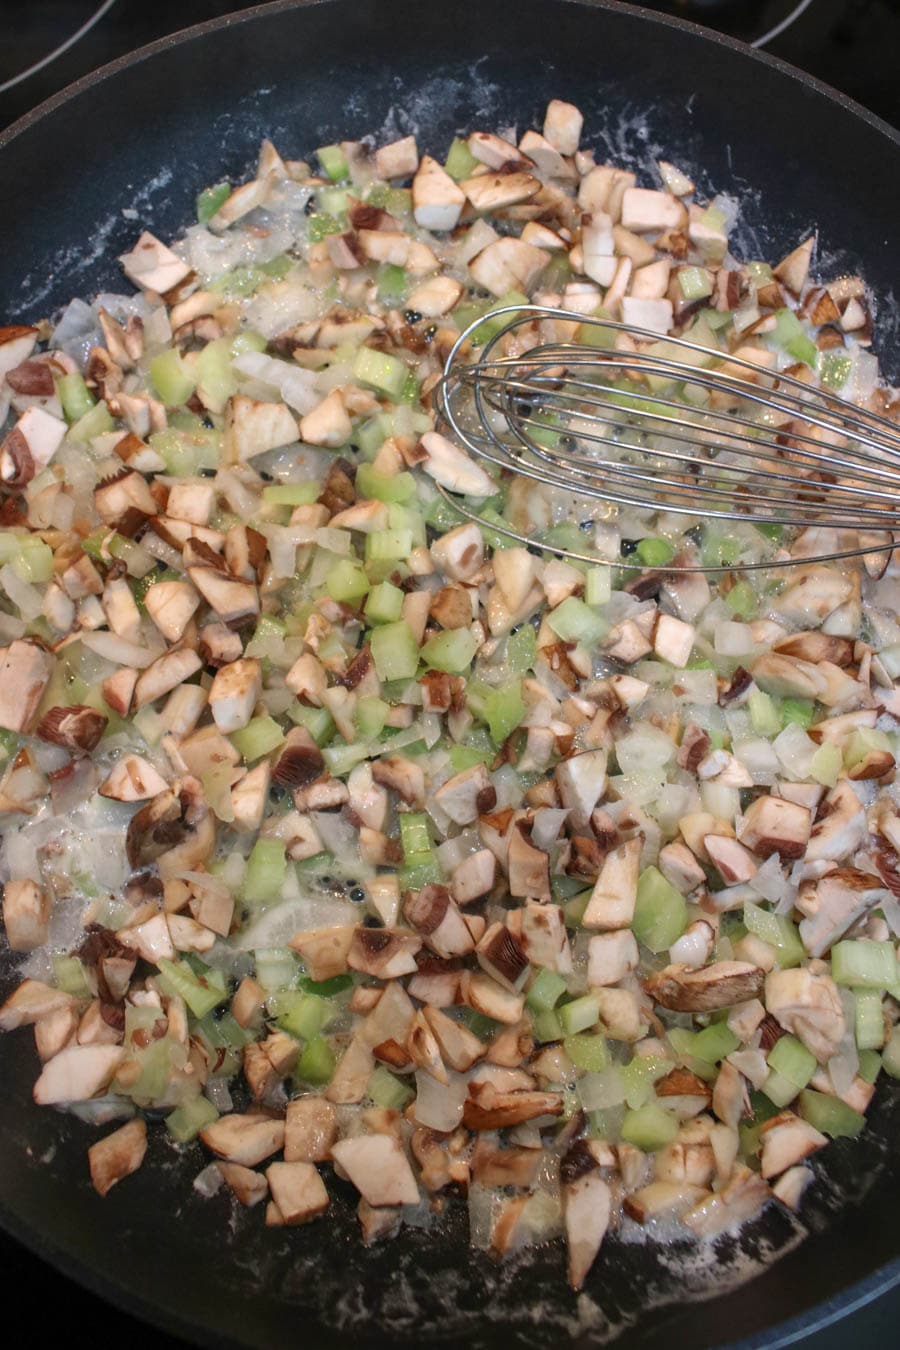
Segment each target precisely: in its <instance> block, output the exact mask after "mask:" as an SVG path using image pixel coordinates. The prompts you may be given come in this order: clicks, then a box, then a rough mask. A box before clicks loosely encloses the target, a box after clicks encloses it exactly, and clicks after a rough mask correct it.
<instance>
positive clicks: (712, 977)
mask: <svg viewBox="0 0 900 1350" xmlns="http://www.w3.org/2000/svg"><path fill="white" fill-rule="evenodd" d="M765 979H766V972H765V971H764V970H762V969H761V968H760V967H759V966H752V965H750V964H749V962H747V961H715V962H713V964H712V965H710V966H702V967H701V968H700V969H699V970H693V969H692V968H691V967H690V966H683V965H674V966H666V967H665V969H664V970H660V971H657V972H656V974H654V975H651V976H650V978H649V979H648V980H646V981H645V982H644V988H645V989H646V990H647V993H648V994H650V995H651V997H652V998H654V999H655V1000H656V1002H657V1003H661V1004H662V1006H663V1007H664V1008H672V1009H673V1010H674V1011H676V1012H712V1011H713V1010H714V1009H716V1008H730V1007H731V1006H732V1004H734V1003H742V1002H743V1001H744V1000H745V999H748V998H756V997H757V996H758V995H759V994H760V993H761V992H762V989H763V985H764V984H765Z"/></svg>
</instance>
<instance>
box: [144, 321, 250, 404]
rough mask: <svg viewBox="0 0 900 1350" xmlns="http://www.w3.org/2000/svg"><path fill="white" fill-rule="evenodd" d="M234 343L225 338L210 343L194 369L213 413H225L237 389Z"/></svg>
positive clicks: (203, 350) (198, 358) (206, 401)
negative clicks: (234, 367)
mask: <svg viewBox="0 0 900 1350" xmlns="http://www.w3.org/2000/svg"><path fill="white" fill-rule="evenodd" d="M233 342H234V339H232V338H225V337H223V338H216V339H214V341H212V342H208V343H207V344H206V346H205V347H203V348H202V349H201V351H200V352H199V354H198V356H197V359H196V362H195V364H194V367H193V373H194V375H195V376H196V380H197V388H198V389H199V391H200V393H201V395H202V397H203V401H204V403H206V404H207V406H208V407H209V408H210V409H211V410H212V411H213V412H217V413H218V412H224V410H225V405H226V403H227V402H228V399H229V398H230V397H231V395H232V394H233V393H234V392H235V390H236V388H237V382H236V380H235V378H234V374H233V372H232V369H231V363H232V360H233V359H234V353H233V351H232V347H233ZM151 372H152V367H151Z"/></svg>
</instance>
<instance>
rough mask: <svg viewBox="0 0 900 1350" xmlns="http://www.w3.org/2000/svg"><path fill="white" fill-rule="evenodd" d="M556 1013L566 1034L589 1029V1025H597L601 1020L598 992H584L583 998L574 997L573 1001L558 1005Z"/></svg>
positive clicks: (574, 1033)
mask: <svg viewBox="0 0 900 1350" xmlns="http://www.w3.org/2000/svg"><path fill="white" fill-rule="evenodd" d="M556 1015H557V1017H558V1018H559V1024H560V1026H561V1027H562V1029H563V1031H564V1032H565V1034H566V1035H567V1036H574V1035H576V1034H577V1032H579V1031H587V1029H588V1027H594V1026H596V1025H597V1023H598V1022H599V1020H600V1000H599V998H598V997H597V995H596V994H582V996H581V998H573V999H572V1000H571V1002H569V1003H563V1004H562V1005H561V1006H560V1007H558V1008H557V1009H556Z"/></svg>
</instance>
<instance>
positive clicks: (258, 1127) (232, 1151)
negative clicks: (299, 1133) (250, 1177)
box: [200, 1114, 284, 1167]
mask: <svg viewBox="0 0 900 1350" xmlns="http://www.w3.org/2000/svg"><path fill="white" fill-rule="evenodd" d="M200 1138H201V1139H202V1141H203V1143H204V1144H205V1145H206V1147H207V1148H208V1149H210V1151H211V1152H213V1153H215V1154H216V1156H217V1157H219V1158H224V1159H225V1161H226V1162H234V1163H241V1164H242V1165H243V1166H244V1167H255V1166H256V1165H257V1163H261V1162H264V1161H265V1160H266V1158H271V1156H272V1154H273V1153H278V1152H279V1151H280V1150H281V1149H282V1148H283V1146H284V1121H283V1120H271V1119H269V1117H268V1116H252V1115H237V1114H235V1115H229V1116H220V1117H219V1119H218V1120H214V1121H213V1123H212V1124H211V1125H207V1126H206V1127H205V1128H204V1129H202V1130H201V1131H200Z"/></svg>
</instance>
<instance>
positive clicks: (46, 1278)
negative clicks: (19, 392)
mask: <svg viewBox="0 0 900 1350" xmlns="http://www.w3.org/2000/svg"><path fill="white" fill-rule="evenodd" d="M428 2H429V0H423V3H428ZM431 2H432V3H434V2H435V0H431ZM98 7H99V0H3V3H2V20H0V22H2V27H3V40H2V42H0V84H3V83H4V82H5V81H6V80H8V79H10V78H11V77H13V76H14V75H15V74H17V73H18V72H19V71H20V70H24V69H25V68H27V67H29V66H30V65H31V64H32V63H34V62H35V61H38V60H39V59H40V58H41V57H42V56H44V55H45V54H46V53H47V52H49V51H50V50H52V49H53V48H54V47H55V46H56V45H57V44H58V43H60V42H62V41H64V40H65V38H67V37H68V36H69V35H70V34H71V33H73V32H74V31H75V30H76V29H77V28H78V27H80V25H81V24H82V23H84V22H85V20H86V19H87V18H89V17H90V15H91V14H92V13H93V12H94V11H95V10H96V9H97V8H98ZM648 7H651V8H658V9H663V10H666V11H668V12H670V13H676V14H680V15H682V16H683V17H686V18H691V19H694V20H696V21H697V22H701V23H706V24H708V25H709V26H711V27H715V28H718V29H720V30H721V31H723V32H727V33H730V34H732V35H733V36H736V37H740V38H742V39H744V40H746V41H751V40H753V39H754V38H756V37H758V36H760V35H761V34H763V33H765V32H767V31H768V30H769V29H770V28H771V27H773V26H774V25H775V24H776V23H777V22H778V21H779V20H780V19H781V18H782V17H783V16H784V15H786V14H787V13H788V12H789V10H790V9H791V8H792V7H793V0H680V2H679V0H660V3H658V4H655V5H654V4H652V3H648ZM245 8H249V6H248V5H247V4H245V3H240V2H238V3H228V0H174V2H173V0H117V3H116V4H115V5H113V7H112V9H111V10H110V11H109V12H108V13H107V14H106V15H105V16H104V17H103V18H102V19H101V20H100V22H99V23H98V24H97V26H96V27H95V28H94V29H93V30H92V31H91V32H90V33H89V34H88V35H87V36H86V37H85V38H84V39H83V40H82V41H81V42H80V43H78V44H77V45H76V46H74V47H73V48H72V49H70V50H69V51H68V52H67V53H65V55H63V56H62V57H61V58H59V59H58V60H57V61H55V62H54V63H53V64H52V65H50V66H48V67H47V68H45V69H44V70H42V71H40V72H39V73H37V74H36V75H33V76H32V77H30V78H29V79H27V80H25V81H23V82H22V83H21V84H19V85H17V86H16V87H15V88H13V89H12V90H9V91H7V92H5V93H0V127H3V126H5V125H8V124H9V123H10V122H12V121H14V120H15V118H17V117H19V116H21V115H22V114H23V113H25V112H27V111H29V109H31V108H32V107H34V106H35V105H36V104H37V103H39V102H41V101H42V100H43V99H45V98H48V97H49V96H50V95H51V94H53V93H55V92H56V91H57V90H59V89H61V88H63V87H64V86H65V85H67V84H69V83H70V82H71V81H72V80H74V79H77V78H78V77H79V76H80V75H83V74H84V73H86V72H87V71H89V70H93V69H95V68H96V67H97V66H100V65H102V64H104V63H105V62H107V61H110V60H112V59H114V58H115V57H118V56H121V55H123V54H124V53H126V52H128V51H130V50H133V49H134V48H135V47H139V46H141V45H143V44H144V43H146V42H150V41H152V40H153V39H155V38H158V37H162V36H164V35H165V34H167V33H172V32H175V31H177V30H178V29H181V28H184V27H187V26H188V25H190V24H193V23H200V22H203V21H204V20H206V19H211V18H215V17H216V16H218V15H221V14H226V13H229V12H233V11H235V10H240V9H245ZM768 50H770V51H771V52H773V53H774V54H775V55H777V56H781V57H783V58H784V59H785V60H787V61H790V62H792V63H793V64H794V65H797V66H800V67H802V68H803V69H805V70H808V71H810V72H811V73H812V74H814V75H816V76H818V77H819V78H820V79H822V80H824V81H826V82H827V83H829V84H831V85H833V86H835V87H836V88H838V89H840V90H842V91H843V92H844V93H846V94H849V95H850V96H851V97H853V98H855V99H857V100H858V101H859V102H860V103H862V104H863V105H865V106H866V107H868V108H870V109H871V110H872V111H873V112H876V113H878V114H879V115H880V116H881V117H883V118H885V119H886V120H887V121H890V122H892V123H894V124H896V123H898V122H900V80H898V66H900V4H898V0H813V2H812V4H811V5H810V7H809V9H808V10H807V11H806V13H805V14H803V15H802V16H801V17H800V19H799V20H798V21H797V22H796V23H795V24H794V25H793V26H792V27H791V28H790V29H789V30H788V31H787V32H785V33H784V34H783V35H782V36H781V37H779V38H777V39H775V41H774V42H772V43H771V44H770V46H769V48H768ZM363 130H364V128H363ZM2 317H3V316H0V318H2ZM11 317H12V316H6V319H9V318H11ZM211 1256H212V1254H211ZM213 1259H214V1258H213ZM0 1270H2V1272H3V1281H4V1285H5V1287H6V1289H7V1290H8V1302H7V1306H8V1308H13V1307H15V1306H18V1307H19V1308H21V1309H22V1311H23V1312H24V1313H25V1314H26V1316H29V1322H30V1325H31V1327H32V1330H31V1333H30V1335H31V1337H32V1339H33V1340H34V1341H35V1342H36V1343H37V1344H38V1345H45V1344H48V1343H49V1342H50V1340H51V1339H53V1340H57V1339H59V1338H64V1340H65V1342H66V1343H67V1344H69V1345H75V1346H82V1345H86V1344H87V1343H88V1342H89V1341H90V1343H91V1344H96V1343H97V1341H98V1340H100V1341H101V1342H103V1343H106V1344H110V1343H115V1344H119V1345H122V1344H127V1345H128V1346H129V1347H133V1348H134V1350H144V1347H147V1350H149V1347H151V1346H153V1347H154V1350H176V1347H179V1346H183V1345H184V1342H182V1341H180V1340H176V1339H175V1338H173V1337H170V1336H166V1335H164V1334H163V1333H162V1332H159V1331H156V1330H154V1329H151V1328H149V1327H147V1326H145V1325H144V1324H142V1323H139V1322H137V1321H135V1319H134V1318H132V1317H130V1316H128V1315H127V1314H125V1313H122V1312H119V1311H118V1310H117V1309H112V1308H110V1307H109V1306H107V1305H105V1304H103V1303H102V1302H101V1301H100V1300H99V1299H97V1298H96V1297H95V1296H93V1295H91V1294H88V1293H87V1292H85V1291H84V1290H82V1289H80V1288H79V1287H78V1286H77V1285H75V1284H73V1283H71V1282H70V1281H69V1280H67V1279H65V1278H64V1277H62V1276H60V1275H57V1274H55V1273H52V1272H51V1271H50V1270H49V1268H48V1267H47V1266H45V1265H44V1264H43V1263H42V1262H41V1261H39V1260H38V1259H37V1258H36V1257H34V1256H32V1255H31V1254H30V1253H28V1252H26V1251H25V1250H24V1249H23V1248H21V1247H20V1246H19V1245H18V1244H17V1243H14V1242H12V1241H11V1240H10V1239H8V1238H6V1237H4V1236H3V1235H0ZM13 1291H15V1296H14V1295H13ZM898 1327H900V1290H897V1289H895V1290H894V1291H892V1292H891V1293H888V1294H886V1295H883V1296H882V1297H881V1298H880V1299H878V1300H876V1301H875V1302H873V1303H870V1304H869V1305H867V1306H866V1307H864V1308H862V1309H860V1310H858V1311H857V1312H855V1313H854V1314H852V1315H851V1316H850V1317H849V1318H847V1319H845V1320H842V1321H841V1322H839V1323H837V1324H834V1325H833V1326H831V1327H830V1328H826V1329H825V1330H823V1331H819V1332H817V1333H815V1334H814V1335H812V1336H810V1337H806V1338H804V1339H803V1340H802V1341H800V1342H797V1343H796V1344H797V1345H799V1346H802V1347H803V1350H845V1347H847V1346H850V1345H853V1346H855V1347H857V1348H858V1350H867V1348H868V1347H870V1346H875V1345H878V1346H880V1347H885V1350H887V1347H893V1346H896V1345H897V1344H898V1341H900V1332H898ZM734 1333H735V1336H736V1338H739V1337H740V1328H739V1327H735V1328H734ZM301 1336H302V1331H301V1329H300V1328H298V1339H300V1337H301ZM673 1350H678V1348H677V1347H673Z"/></svg>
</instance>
